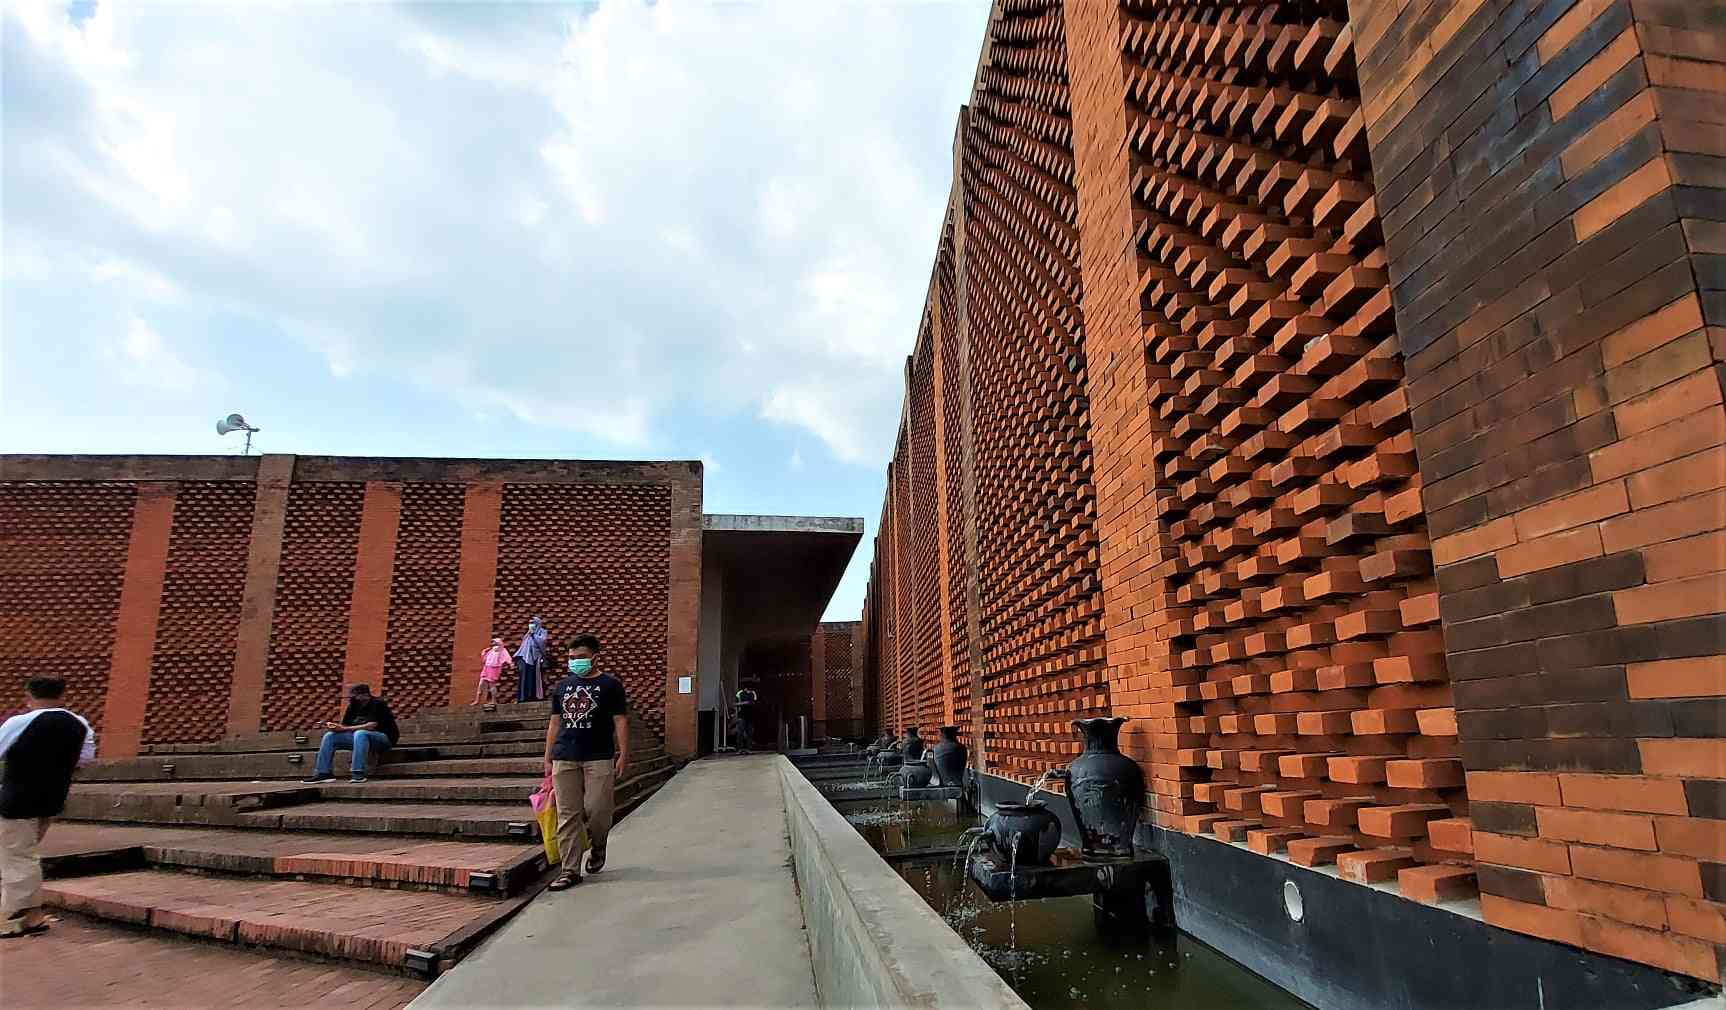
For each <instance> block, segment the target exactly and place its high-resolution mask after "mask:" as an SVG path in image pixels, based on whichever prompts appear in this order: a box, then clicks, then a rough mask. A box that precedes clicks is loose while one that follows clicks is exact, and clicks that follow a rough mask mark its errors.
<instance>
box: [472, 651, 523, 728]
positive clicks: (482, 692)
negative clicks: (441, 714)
mask: <svg viewBox="0 0 1726 1010" xmlns="http://www.w3.org/2000/svg"><path fill="white" fill-rule="evenodd" d="M479 661H480V669H479V684H478V685H476V686H475V687H474V689H473V700H474V704H476V705H477V704H479V703H480V702H481V701H484V702H485V710H486V711H487V712H495V711H497V684H498V681H500V680H502V679H503V671H504V668H505V667H510V666H514V665H515V660H514V659H511V658H510V655H509V650H508V649H506V648H504V644H503V639H501V638H494V639H492V640H491V648H489V649H487V650H485V651H484V652H482V653H480V654H479Z"/></svg>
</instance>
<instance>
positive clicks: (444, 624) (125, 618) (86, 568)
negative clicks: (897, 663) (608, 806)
mask: <svg viewBox="0 0 1726 1010" xmlns="http://www.w3.org/2000/svg"><path fill="white" fill-rule="evenodd" d="M0 462H3V463H4V473H3V474H0V478H3V479H0V566H3V567H5V569H6V571H7V572H8V578H7V579H5V580H4V584H3V585H0V643H3V644H0V664H3V665H4V666H5V673H6V674H7V675H8V676H9V677H11V678H12V679H13V681H14V683H17V682H18V681H20V680H21V679H23V678H24V677H26V676H28V675H30V674H33V673H38V672H52V673H57V674H62V675H64V676H65V677H66V678H67V681H68V695H69V703H70V704H71V705H72V706H73V707H74V708H76V709H78V710H79V711H81V712H83V713H86V714H87V715H88V717H89V718H91V720H92V722H93V723H95V724H96V726H97V729H98V732H99V733H100V734H101V740H102V751H103V754H104V756H123V755H127V754H134V753H137V752H138V750H139V748H140V747H142V746H146V745H150V744H168V743H201V742H208V741H213V740H217V739H220V738H222V737H223V736H224V735H227V736H233V735H244V734H247V733H255V732H258V731H260V730H263V731H269V730H283V729H306V728H313V727H316V726H317V725H318V724H320V723H321V722H322V721H323V720H325V719H327V718H330V717H331V715H332V714H334V712H335V710H336V707H337V705H338V702H339V699H340V696H341V692H342V689H343V687H344V685H347V684H352V683H355V682H362V681H363V682H369V683H371V684H372V685H373V689H374V690H376V691H379V692H380V693H382V694H383V695H384V696H385V697H387V698H388V699H389V700H390V701H391V703H392V706H393V707H394V709H395V710H396V712H397V713H398V715H401V716H404V717H405V716H408V715H411V714H413V713H414V712H415V711H417V710H419V709H420V708H424V707H428V706H437V705H446V704H450V703H451V702H452V701H453V702H456V703H466V702H469V701H471V700H472V698H473V689H474V684H475V682H476V680H477V677H478V670H479V654H480V652H481V651H482V650H483V649H484V648H485V646H486V645H487V644H488V642H489V639H490V638H491V636H492V635H493V634H498V635H502V636H503V637H504V638H505V640H506V641H507V642H508V643H509V645H510V647H511V648H512V649H513V648H514V646H515V645H516V643H517V642H518V641H519V639H520V637H521V634H522V631H523V630H524V629H525V627H526V624H527V618H528V616H529V615H530V614H531V613H535V612H537V613H539V614H541V615H543V616H544V617H545V619H546V623H547V624H548V626H550V627H551V628H552V630H553V633H554V635H555V636H556V637H557V639H558V640H559V642H567V641H568V639H569V638H570V637H572V636H573V635H574V634H576V633H577V632H580V631H587V630H592V631H594V632H596V633H598V634H600V635H601V636H602V637H603V638H604V639H605V644H606V651H605V665H606V668H607V669H609V670H610V671H611V672H612V673H614V674H616V675H618V676H619V677H621V678H622V679H623V680H624V682H625V684H626V685H627V687H628V689H629V692H630V696H631V699H632V702H633V703H634V704H635V706H636V707H637V709H638V710H639V712H640V714H641V717H642V721H643V723H645V724H646V725H647V726H648V727H650V728H651V729H652V730H653V731H654V732H656V733H661V734H663V735H664V736H665V737H666V743H667V748H668V750H670V751H671V752H672V753H674V754H678V755H690V754H693V752H694V750H695V738H694V732H695V713H694V710H693V705H694V697H695V696H694V695H693V694H691V695H675V694H672V693H668V690H667V685H668V684H674V683H675V678H677V677H682V676H693V675H694V674H695V672H696V671H695V655H696V637H697V634H698V629H697V628H696V621H695V614H696V613H697V611H698V608H699V597H698V594H699V592H700V570H699V566H700V538H701V477H700V469H699V466H698V465H696V464H686V463H648V464H625V463H594V464H589V463H567V464H565V463H549V462H548V463H537V462H531V463H530V462H503V461H498V462H490V461H442V460H361V459H334V458H322V457H292V456H266V457H262V458H258V457H252V458H240V457H229V458H202V457H5V458H4V460H3V461H0ZM505 687H506V689H510V688H512V687H513V685H512V684H506V685H505ZM685 708H687V709H689V711H687V712H685V711H684V709H685Z"/></svg>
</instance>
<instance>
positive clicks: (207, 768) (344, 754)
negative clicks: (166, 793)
mask: <svg viewBox="0 0 1726 1010" xmlns="http://www.w3.org/2000/svg"><path fill="white" fill-rule="evenodd" d="M544 747H545V745H544V743H543V741H542V740H522V741H506V742H500V743H497V744H449V745H444V746H439V747H415V746H406V747H396V748H391V749H390V750H388V751H386V752H385V753H383V754H382V755H380V756H379V760H378V761H377V762H376V763H375V765H374V767H373V771H372V774H374V775H377V776H400V775H465V774H480V775H488V774H489V775H531V774H538V773H539V772H540V763H539V758H540V755H542V754H543V753H544ZM664 755H665V750H664V748H663V747H661V746H660V745H659V744H658V743H657V742H653V743H651V744H648V745H646V746H645V747H643V748H642V749H640V750H637V751H635V752H634V753H633V754H632V755H631V757H632V758H634V760H635V763H636V764H638V765H645V764H647V763H649V762H653V761H658V760H668V759H666V758H665V756H664ZM351 762H352V754H351V752H348V751H338V752H337V753H336V761H335V766H334V771H335V773H336V774H337V775H338V776H342V777H346V775H347V774H348V771H349V768H350V765H351ZM499 762H503V763H499ZM316 766H317V751H316V750H315V749H311V750H303V751H278V752H273V753H238V754H181V755H172V756H165V757H147V758H126V759H123V760H118V761H102V762H97V763H96V764H93V765H90V766H88V767H86V768H84V769H82V770H80V771H79V773H78V777H79V779H80V781H83V782H181V781H193V782H204V781H230V780H245V781H254V780H260V779H262V780H272V779H274V780H294V779H301V778H304V777H306V776H307V775H310V774H311V773H312V770H313V769H314V768H315V767H316Z"/></svg>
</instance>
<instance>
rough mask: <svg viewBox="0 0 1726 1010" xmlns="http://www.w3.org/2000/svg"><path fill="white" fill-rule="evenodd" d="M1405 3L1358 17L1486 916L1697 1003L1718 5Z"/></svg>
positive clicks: (1706, 951) (1720, 543) (1662, 0)
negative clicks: (1682, 984)
mask: <svg viewBox="0 0 1726 1010" xmlns="http://www.w3.org/2000/svg"><path fill="white" fill-rule="evenodd" d="M1402 6H1404V5H1401V4H1383V5H1381V4H1377V3H1372V4H1368V3H1362V2H1360V0H1354V2H1352V3H1351V8H1352V9H1353V11H1354V13H1355V15H1356V19H1357V22H1358V23H1359V25H1360V28H1359V31H1358V32H1357V35H1358V42H1357V48H1358V50H1359V54H1360V55H1359V59H1360V64H1361V81H1362V98H1363V105H1364V110H1365V113H1366V124H1367V133H1368V135H1369V137H1370V138H1371V143H1372V160H1373V167H1374V169H1375V171H1376V172H1377V174H1378V177H1379V179H1380V186H1379V193H1380V196H1379V199H1380V205H1381V211H1382V214H1383V220H1384V231H1385V236H1386V248H1387V249H1388V251H1389V253H1390V273H1391V282H1392V285H1393V290H1394V293H1395V302H1396V318H1397V323H1398V328H1399V331H1400V333H1401V336H1402V347H1403V352H1404V354H1405V355H1406V357H1407V368H1408V380H1407V397H1408V401H1409V407H1410V411H1411V414H1412V418H1413V430H1414V437H1415V449H1416V451H1417V453H1418V455H1419V458H1420V471H1421V476H1422V477H1423V479H1424V481H1425V489H1424V490H1425V497H1426V506H1427V508H1428V510H1429V511H1430V514H1431V526H1432V533H1433V555H1434V559H1435V561H1436V562H1437V564H1438V590H1439V609H1440V611H1441V612H1442V614H1443V617H1444V635H1445V644H1446V647H1447V648H1448V650H1449V654H1450V665H1451V669H1452V673H1453V678H1454V680H1455V687H1454V691H1455V695H1456V710H1457V728H1458V731H1459V734H1460V739H1461V757H1462V760H1463V763H1464V765H1465V767H1466V769H1467V776H1468V795H1469V798H1470V800H1471V802H1472V811H1471V814H1472V818H1471V819H1472V828H1473V833H1472V841H1473V846H1474V854H1475V858H1476V859H1477V860H1478V862H1479V870H1480V888H1481V891H1482V892H1483V894H1482V898H1481V901H1482V906H1483V910H1484V912H1485V915H1486V920H1487V921H1488V922H1490V923H1493V924H1495V925H1501V926H1505V927H1507V928H1510V929H1519V930H1522V931H1524V932H1529V933H1534V934H1536V935H1541V936H1547V937H1551V938H1554V939H1561V940H1564V941H1566V942H1569V943H1573V944H1578V945H1581V946H1585V947H1588V948H1589V949H1592V950H1596V951H1599V952H1602V953H1607V954H1614V955H1617V956H1620V957H1628V958H1632V959H1635V960H1639V961H1645V962H1647V963H1650V964H1655V965H1658V966H1660V967H1663V968H1668V969H1670V970H1673V971H1679V972H1683V973H1685V974H1689V975H1699V976H1703V977H1706V978H1715V979H1717V978H1718V977H1719V968H1718V962H1717V960H1716V957H1717V951H1718V950H1719V949H1720V948H1719V946H1718V945H1719V944H1721V943H1723V942H1726V904H1722V902H1726V820H1722V819H1721V818H1722V817H1726V804H1723V803H1722V798H1723V797H1726V782H1723V781H1721V780H1722V779H1726V744H1723V743H1722V740H1721V736H1722V730H1723V729H1726V701H1723V700H1722V698H1721V695H1722V694H1726V659H1723V658H1722V656H1721V652H1722V651H1723V643H1726V619H1722V617H1721V616H1720V615H1721V613H1722V611H1726V539H1723V537H1726V533H1722V529H1723V527H1726V491H1723V490H1722V488H1723V487H1726V415H1723V414H1722V406H1721V400H1722V397H1721V381H1722V374H1721V369H1722V365H1721V362H1722V361H1726V340H1723V339H1722V335H1723V334H1726V329H1720V328H1719V327H1721V326H1722V325H1723V324H1726V294H1722V289H1723V288H1726V272H1723V271H1722V269H1721V263H1722V259H1721V255H1720V254H1721V253H1723V252H1726V241H1723V236H1726V224H1723V223H1722V222H1726V199H1723V197H1726V194H1723V193H1722V187H1726V8H1722V7H1721V6H1720V5H1719V4H1711V3H1697V2H1673V0H1610V2H1600V0H1590V2H1580V3H1574V4H1573V3H1567V2H1544V3H1521V4H1510V5H1505V4H1483V3H1479V2H1451V0H1445V2H1435V3H1428V4H1420V5H1408V6H1407V8H1406V9H1405V10H1402V11H1398V12H1395V16H1392V12H1391V11H1389V10H1387V8H1390V7H1402ZM1459 837H1461V836H1460V835H1459Z"/></svg>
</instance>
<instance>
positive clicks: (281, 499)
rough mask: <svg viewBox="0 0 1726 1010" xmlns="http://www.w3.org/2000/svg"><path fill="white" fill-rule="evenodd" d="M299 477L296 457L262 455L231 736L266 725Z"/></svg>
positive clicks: (230, 708)
mask: <svg viewBox="0 0 1726 1010" xmlns="http://www.w3.org/2000/svg"><path fill="white" fill-rule="evenodd" d="M293 479H294V457H292V456H288V455H266V456H264V457H262V458H260V459H259V460H258V478H257V481H258V484H257V487H258V491H257V499H256V505H255V506H254V507H253V509H252V539H251V548H250V550H249V552H248V553H247V555H246V588H245V592H244V595H243V596H242V597H241V602H240V627H239V631H238V634H237V636H236V639H235V644H234V681H233V688H232V690H231V692H230V694H229V697H228V736H231V737H233V736H244V735H246V734H248V733H256V732H258V731H259V730H260V729H261V728H262V727H263V720H264V672H265V670H266V669H267V667H268V666H269V659H270V629H271V627H272V626H273V625H274V624H275V614H276V574H277V572H278V571H279V570H280V568H281V564H282V524H283V522H284V521H285V520H286V518H287V512H288V487H289V485H290V484H292V483H293Z"/></svg>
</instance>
